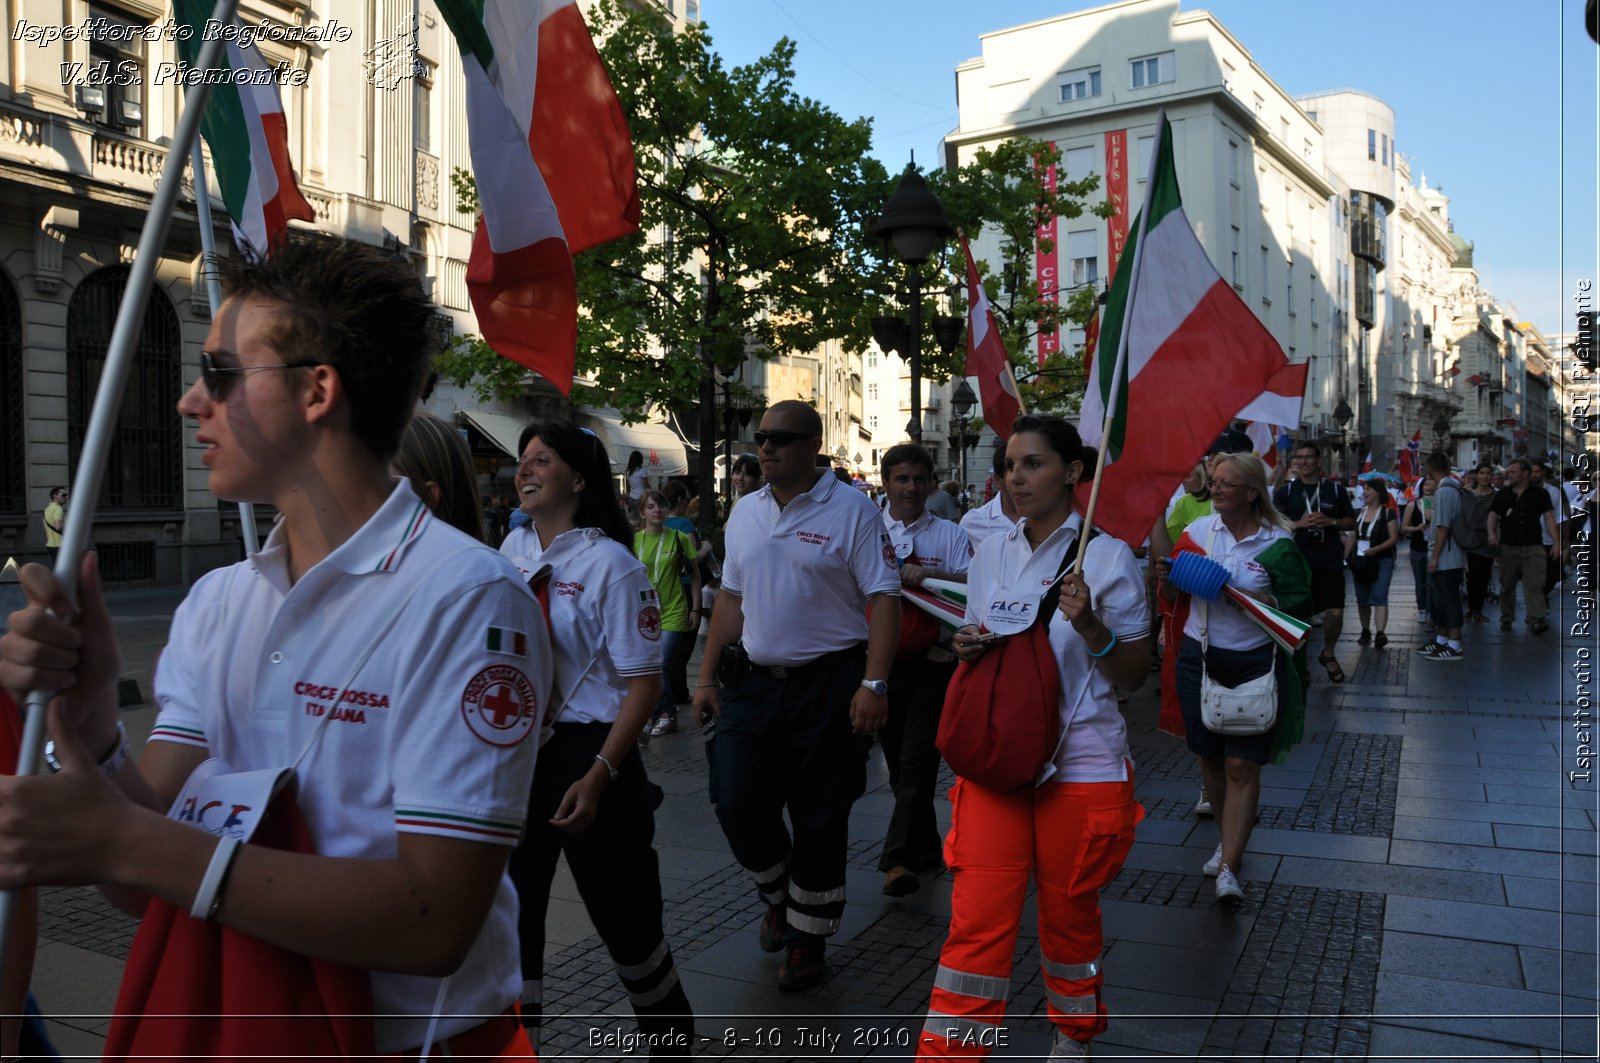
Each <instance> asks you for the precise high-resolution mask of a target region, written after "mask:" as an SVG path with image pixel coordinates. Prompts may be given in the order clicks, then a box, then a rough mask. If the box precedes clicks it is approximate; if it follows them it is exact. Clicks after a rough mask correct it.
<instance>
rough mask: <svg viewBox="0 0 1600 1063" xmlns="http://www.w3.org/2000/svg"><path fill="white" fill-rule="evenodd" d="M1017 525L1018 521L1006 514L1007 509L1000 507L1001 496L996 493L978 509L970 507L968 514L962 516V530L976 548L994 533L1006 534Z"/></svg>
mask: <svg viewBox="0 0 1600 1063" xmlns="http://www.w3.org/2000/svg"><path fill="white" fill-rule="evenodd" d="M1015 526H1016V522H1015V521H1013V520H1012V519H1011V518H1010V517H1008V516H1006V514H1005V510H1003V509H1001V508H1000V496H999V495H995V496H994V497H993V498H991V499H989V501H987V502H985V503H984V504H983V505H981V506H979V507H978V508H977V509H969V510H968V511H967V513H966V516H964V517H962V518H961V530H962V531H964V532H966V533H967V539H968V540H969V541H970V542H971V543H972V548H973V549H974V550H976V549H977V548H978V546H979V544H981V543H982V542H983V541H984V540H985V539H988V538H989V537H991V536H994V535H1004V534H1005V533H1006V532H1008V531H1010V530H1011V529H1012V528H1013V527H1015Z"/></svg>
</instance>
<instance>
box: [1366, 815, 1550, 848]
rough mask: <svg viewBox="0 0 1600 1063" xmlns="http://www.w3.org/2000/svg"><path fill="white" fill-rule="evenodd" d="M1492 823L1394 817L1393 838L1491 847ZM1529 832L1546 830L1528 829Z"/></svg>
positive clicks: (1492, 837) (1492, 836) (1539, 828)
mask: <svg viewBox="0 0 1600 1063" xmlns="http://www.w3.org/2000/svg"><path fill="white" fill-rule="evenodd" d="M1494 827H1495V825H1494V824H1493V823H1483V822H1476V821H1473V820H1466V819H1428V818H1427V817H1424V816H1396V817H1395V818H1394V837H1395V838H1396V839H1407V840H1411V841H1422V842H1453V843H1455V844H1457V845H1493V844H1494ZM1528 829H1529V830H1546V829H1548V828H1545V827H1530V828H1528Z"/></svg>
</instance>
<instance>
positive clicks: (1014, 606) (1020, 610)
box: [989, 600, 1034, 618]
mask: <svg viewBox="0 0 1600 1063" xmlns="http://www.w3.org/2000/svg"><path fill="white" fill-rule="evenodd" d="M1033 606H1034V603H1033V602H1014V601H1009V602H1008V601H1005V600H997V601H995V602H994V603H993V604H991V605H990V606H989V612H991V613H996V614H999V615H1002V616H1011V617H1019V618H1020V617H1026V616H1027V615H1028V614H1029V613H1031V612H1033Z"/></svg>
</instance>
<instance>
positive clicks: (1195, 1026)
mask: <svg viewBox="0 0 1600 1063" xmlns="http://www.w3.org/2000/svg"><path fill="white" fill-rule="evenodd" d="M1101 996H1102V998H1103V999H1104V1001H1105V1004H1106V1007H1108V1008H1110V1009H1111V1025H1110V1026H1109V1027H1108V1028H1107V1030H1106V1032H1105V1033H1104V1034H1103V1035H1102V1036H1100V1037H1098V1038H1096V1039H1095V1042H1094V1053H1095V1056H1096V1057H1097V1058H1101V1059H1107V1058H1114V1059H1123V1058H1127V1057H1128V1056H1130V1055H1131V1056H1133V1057H1134V1058H1138V1057H1139V1056H1140V1055H1141V1054H1144V1053H1150V1054H1153V1055H1155V1056H1157V1057H1161V1056H1167V1055H1176V1056H1187V1057H1189V1058H1191V1059H1192V1058H1194V1057H1195V1056H1196V1055H1198V1054H1199V1052H1200V1046H1201V1045H1202V1044H1204V1043H1205V1039H1206V1030H1207V1029H1209V1028H1210V1026H1211V1022H1212V1019H1211V1016H1212V1014H1213V1013H1214V1012H1215V1011H1216V1007H1217V1003H1216V1001H1215V1000H1207V999H1204V998H1201V997H1185V996H1174V995H1172V994H1170V993H1160V992H1154V991H1151V990H1147V989H1144V988H1140V987H1137V986H1135V985H1113V984H1112V982H1111V968H1109V967H1108V968H1107V969H1106V987H1105V989H1104V990H1103V991H1102V993H1101Z"/></svg>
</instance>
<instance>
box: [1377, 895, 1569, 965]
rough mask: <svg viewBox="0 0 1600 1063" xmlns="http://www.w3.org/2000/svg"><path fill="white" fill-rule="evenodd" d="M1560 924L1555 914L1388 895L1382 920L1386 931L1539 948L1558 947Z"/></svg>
mask: <svg viewBox="0 0 1600 1063" xmlns="http://www.w3.org/2000/svg"><path fill="white" fill-rule="evenodd" d="M1581 918H1590V917H1587V916H1586V917H1581ZM1591 923H1592V918H1591ZM1562 924H1563V919H1562V917H1561V916H1560V915H1559V914H1557V913H1556V912H1547V911H1539V910H1537V909H1533V908H1514V907H1510V906H1507V905H1502V904H1478V903H1474V902H1471V901H1451V900H1437V899H1430V898H1425V897H1396V896H1391V897H1390V898H1389V899H1388V902H1387V904H1386V906H1385V909H1384V917H1383V928H1384V930H1385V932H1388V931H1394V930H1398V931H1405V932H1409V933H1415V934H1435V935H1438V936H1440V937H1455V938H1467V939H1469V940H1474V941H1498V942H1503V943H1505V944H1508V945H1535V946H1538V947H1540V948H1559V947H1560V945H1561V941H1562V938H1563V933H1562V930H1563V926H1562ZM1590 951H1591V952H1592V951H1593V950H1592V949H1591V950H1590Z"/></svg>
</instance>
